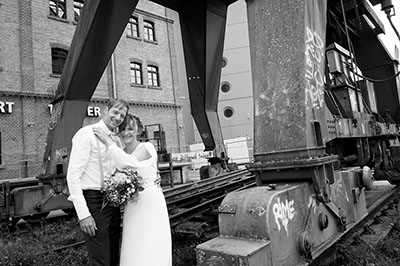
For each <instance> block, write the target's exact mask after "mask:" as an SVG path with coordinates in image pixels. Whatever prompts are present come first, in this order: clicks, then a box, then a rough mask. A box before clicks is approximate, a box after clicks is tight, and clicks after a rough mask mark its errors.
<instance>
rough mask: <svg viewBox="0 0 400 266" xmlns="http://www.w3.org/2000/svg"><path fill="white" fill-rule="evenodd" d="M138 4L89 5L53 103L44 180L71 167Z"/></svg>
mask: <svg viewBox="0 0 400 266" xmlns="http://www.w3.org/2000/svg"><path fill="white" fill-rule="evenodd" d="M137 2H138V0H107V1H101V0H91V1H86V2H85V5H84V7H83V10H82V16H81V17H80V20H79V23H78V25H77V27H76V30H75V34H74V37H73V39H72V43H71V47H70V50H69V52H68V57H67V60H66V62H65V66H64V69H63V73H62V75H61V78H60V82H59V84H58V87H57V91H56V96H55V99H54V101H53V112H52V116H51V121H50V126H49V131H48V135H47V146H46V150H45V154H44V158H43V166H42V177H44V176H45V175H48V174H54V173H59V174H62V173H63V170H64V169H66V168H67V164H68V160H69V153H70V151H71V146H72V142H71V141H72V137H73V135H74V134H75V132H76V131H77V130H78V129H79V128H80V127H81V126H82V123H83V120H84V118H85V115H84V114H85V110H86V108H87V106H88V104H89V101H90V98H91V97H92V95H93V93H94V91H95V89H96V87H97V84H98V83H99V80H100V78H101V76H102V75H103V72H104V70H105V68H106V66H107V63H108V61H109V60H110V57H111V54H112V53H113V51H114V49H115V47H116V45H117V43H118V41H119V39H120V38H121V35H122V33H123V31H124V29H125V26H126V24H127V22H128V20H129V18H130V16H131V15H132V13H133V11H134V9H135V7H136V4H137ZM56 165H58V166H56Z"/></svg>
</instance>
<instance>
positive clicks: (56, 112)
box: [49, 103, 62, 130]
mask: <svg viewBox="0 0 400 266" xmlns="http://www.w3.org/2000/svg"><path fill="white" fill-rule="evenodd" d="M61 107H62V105H61V103H56V104H55V105H54V106H53V108H52V112H51V118H50V122H49V129H50V130H53V129H54V128H55V127H56V125H57V123H58V121H60V118H61V111H62V108H61Z"/></svg>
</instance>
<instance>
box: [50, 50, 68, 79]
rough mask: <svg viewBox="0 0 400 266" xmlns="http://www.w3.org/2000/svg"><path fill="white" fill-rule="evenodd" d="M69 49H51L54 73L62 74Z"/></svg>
mask: <svg viewBox="0 0 400 266" xmlns="http://www.w3.org/2000/svg"><path fill="white" fill-rule="evenodd" d="M67 54H68V51H67V50H64V49H60V48H52V49H51V62H52V69H53V74H61V73H62V71H63V68H64V64H65V60H66V59H67Z"/></svg>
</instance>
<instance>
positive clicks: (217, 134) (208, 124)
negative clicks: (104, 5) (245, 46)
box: [153, 0, 237, 157]
mask: <svg viewBox="0 0 400 266" xmlns="http://www.w3.org/2000/svg"><path fill="white" fill-rule="evenodd" d="M236 1H237V0H207V1H195V2H190V3H188V2H187V1H184V0H175V1H170V0H153V2H156V3H158V4H161V5H163V6H166V7H168V8H171V9H174V10H176V11H177V12H178V13H179V16H180V21H181V31H182V39H183V49H184V54H185V62H186V71H187V75H188V86H189V96H190V105H191V113H192V116H193V119H194V121H195V123H196V126H197V128H198V130H199V133H200V136H201V138H202V140H203V143H204V146H205V150H206V151H212V150H215V152H216V155H217V156H220V155H221V154H223V157H224V156H225V154H226V150H225V146H224V143H223V137H222V131H221V126H220V122H219V118H218V112H217V108H218V93H219V82H220V76H221V64H222V55H223V46H224V38H225V27H226V15H227V9H228V6H229V5H230V4H232V3H233V2H236Z"/></svg>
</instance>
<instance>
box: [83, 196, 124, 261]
mask: <svg viewBox="0 0 400 266" xmlns="http://www.w3.org/2000/svg"><path fill="white" fill-rule="evenodd" d="M83 195H84V196H85V199H86V204H87V206H88V208H89V211H90V213H91V214H92V217H93V218H94V220H95V221H96V227H97V230H96V235H95V236H93V237H91V236H89V235H88V234H85V233H84V236H85V242H86V247H87V250H88V253H89V260H90V262H91V264H92V265H93V266H118V265H119V243H120V242H119V239H120V232H121V211H120V208H119V207H112V206H110V205H107V206H105V207H104V208H103V209H101V207H102V205H103V195H102V193H101V192H100V191H97V190H84V191H83Z"/></svg>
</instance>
